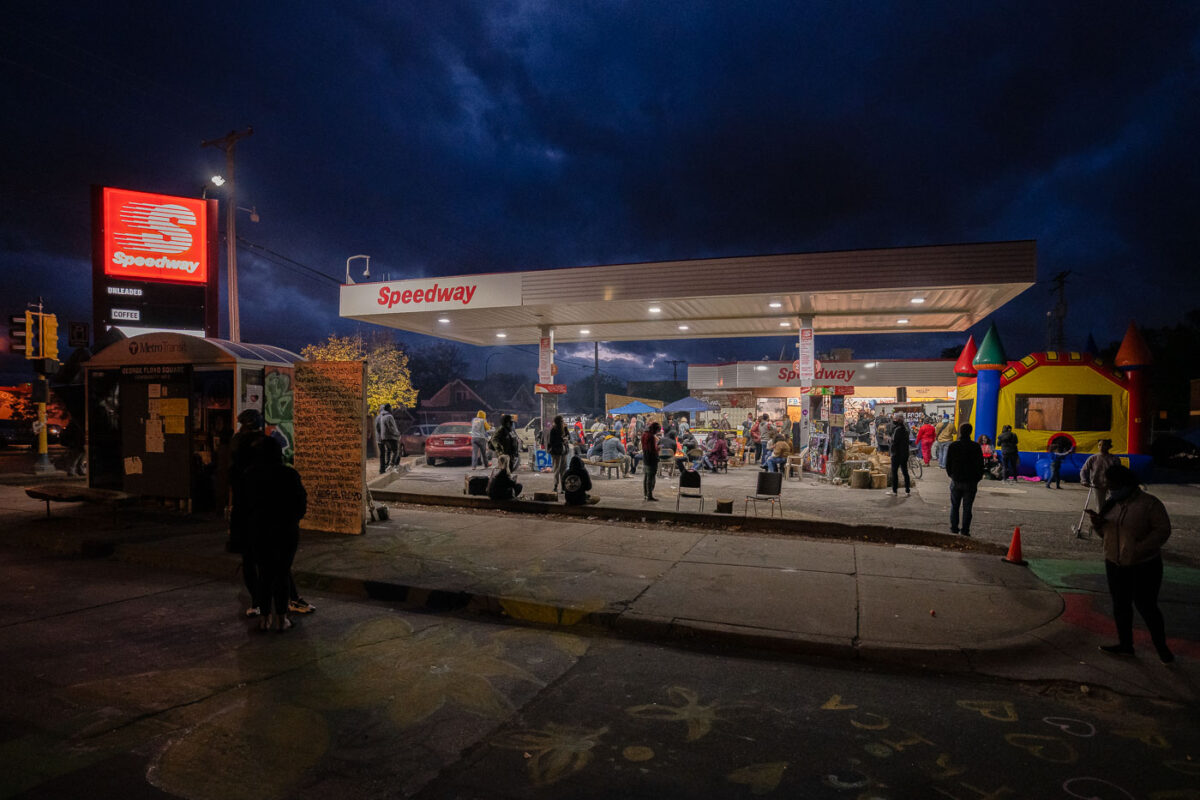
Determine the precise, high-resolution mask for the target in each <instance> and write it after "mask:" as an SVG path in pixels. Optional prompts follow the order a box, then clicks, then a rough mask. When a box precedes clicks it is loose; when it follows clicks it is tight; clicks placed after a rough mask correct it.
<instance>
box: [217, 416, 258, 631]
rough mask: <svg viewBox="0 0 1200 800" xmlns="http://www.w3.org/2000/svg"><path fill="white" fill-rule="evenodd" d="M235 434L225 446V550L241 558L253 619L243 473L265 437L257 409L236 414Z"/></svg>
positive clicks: (254, 583)
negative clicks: (226, 447)
mask: <svg viewBox="0 0 1200 800" xmlns="http://www.w3.org/2000/svg"><path fill="white" fill-rule="evenodd" d="M237 421H238V424H239V425H240V427H239V428H238V431H237V433H235V434H234V435H233V439H231V440H230V443H229V453H230V455H229V461H230V465H229V489H230V503H229V543H228V544H227V545H226V549H227V550H228V551H229V552H231V553H240V554H241V556H242V581H243V582H244V583H245V585H246V591H247V592H248V593H249V594H250V607H249V608H247V609H246V616H247V617H257V616H258V615H259V613H260V612H261V607H260V606H259V605H258V600H259V585H260V583H261V580H260V578H259V570H258V563H257V562H256V561H255V560H254V553H253V552H251V549H250V534H251V532H252V531H253V529H254V526H253V523H252V522H251V520H250V507H251V503H252V495H251V492H250V489H249V488H248V487H247V485H246V473H247V472H249V471H250V468H251V467H252V466H254V464H255V463H256V461H257V452H256V449H257V446H258V445H259V444H261V443H262V442H263V440H265V439H266V438H267V435H266V434H265V433H263V429H262V428H263V424H262V423H263V418H262V414H260V413H258V410H257V409H253V408H247V409H246V410H245V411H243V412H242V413H240V414H238V418H237Z"/></svg>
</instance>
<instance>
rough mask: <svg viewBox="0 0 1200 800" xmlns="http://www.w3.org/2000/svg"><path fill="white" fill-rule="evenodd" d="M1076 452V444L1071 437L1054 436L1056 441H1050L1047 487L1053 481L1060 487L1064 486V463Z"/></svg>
mask: <svg viewBox="0 0 1200 800" xmlns="http://www.w3.org/2000/svg"><path fill="white" fill-rule="evenodd" d="M1074 452H1075V445H1073V444H1071V440H1070V439H1068V438H1067V437H1065V436H1056V437H1054V441H1053V442H1051V443H1050V479H1049V480H1047V481H1046V488H1047V489H1049V488H1050V484H1052V483H1053V484H1055V485H1056V486H1057V487H1058V488H1059V489H1061V488H1062V463H1063V461H1064V460H1065V459H1066V457H1067V456H1069V455H1071V453H1074Z"/></svg>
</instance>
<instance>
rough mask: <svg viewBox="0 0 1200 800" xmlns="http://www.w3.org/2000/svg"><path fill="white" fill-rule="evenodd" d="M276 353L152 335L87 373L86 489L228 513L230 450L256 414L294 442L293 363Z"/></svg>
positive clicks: (111, 351) (96, 359)
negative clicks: (242, 424)
mask: <svg viewBox="0 0 1200 800" xmlns="http://www.w3.org/2000/svg"><path fill="white" fill-rule="evenodd" d="M301 360H302V359H301V358H300V356H298V355H296V354H295V353H292V352H290V351H287V350H283V349H281V348H278V347H272V346H270V345H261V344H246V343H243V342H230V341H226V340H224V339H203V338H199V337H196V336H189V335H186V334H181V333H147V334H141V335H139V336H133V337H131V338H128V339H122V340H120V341H118V342H116V343H114V344H112V345H109V346H108V347H106V348H105V349H104V350H101V351H100V352H99V353H97V354H96V355H95V356H93V357H92V359H91V360H90V361H89V362H88V363H87V364H86V365H85V367H84V369H85V387H86V388H85V401H86V407H87V455H88V481H89V485H90V486H92V487H94V488H103V489H118V490H122V491H125V492H128V493H129V494H133V495H137V496H141V497H154V498H162V499H165V500H169V501H174V502H178V503H179V504H180V505H182V506H184V507H187V508H189V509H192V508H195V509H197V510H199V509H204V508H212V507H216V508H221V507H223V506H224V505H225V501H226V497H227V494H228V491H227V489H228V468H229V442H230V439H231V438H232V435H233V432H234V430H235V425H236V419H237V416H238V414H240V413H241V412H242V411H244V410H246V409H249V408H253V409H256V410H258V411H260V412H262V413H263V415H264V417H265V418H266V421H267V424H268V428H269V429H277V430H278V431H279V432H280V434H282V435H283V436H284V437H285V438H286V440H287V441H288V443H289V446H288V448H287V450H286V451H285V455H286V454H287V451H290V443H291V442H292V387H293V381H292V375H293V364H295V362H297V361H301Z"/></svg>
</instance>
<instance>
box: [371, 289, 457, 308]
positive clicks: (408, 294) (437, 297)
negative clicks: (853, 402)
mask: <svg viewBox="0 0 1200 800" xmlns="http://www.w3.org/2000/svg"><path fill="white" fill-rule="evenodd" d="M476 288H477V284H474V283H472V284H469V285H467V286H438V285H437V284H436V283H435V284H434V285H433V286H431V287H429V288H428V289H405V290H404V291H400V290H399V289H389V288H388V287H386V286H384V287H383V288H381V289H380V290H379V299H378V300H376V301H375V302H376V303H378V304H379V305H381V306H387V307H388V308H391V307H392V306H394V305H402V306H407V305H415V304H417V303H462V304H463V305H464V306H465V305H470V303H471V298H472V297H474V296H475V289H476Z"/></svg>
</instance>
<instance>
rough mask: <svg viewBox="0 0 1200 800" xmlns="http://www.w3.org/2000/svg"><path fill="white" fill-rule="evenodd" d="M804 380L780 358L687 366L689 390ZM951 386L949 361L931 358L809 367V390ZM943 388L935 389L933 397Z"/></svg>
mask: <svg viewBox="0 0 1200 800" xmlns="http://www.w3.org/2000/svg"><path fill="white" fill-rule="evenodd" d="M803 382H804V381H803V378H802V377H801V374H800V370H799V368H798V365H797V364H795V363H794V362H785V361H738V362H731V363H725V364H690V365H688V388H689V389H715V390H718V391H720V390H725V391H732V390H738V389H769V388H780V389H788V390H793V391H796V392H803V390H804V388H805V387H804V386H803ZM896 386H906V387H908V386H919V387H947V386H948V387H953V386H954V369H953V362H951V361H949V360H945V359H935V360H922V359H914V360H880V361H836V362H829V361H826V362H823V363H822V362H816V363H815V364H814V369H813V379H812V387H813V389H814V390H825V389H829V390H831V391H830V392H820V391H818V392H814V393H817V394H820V393H835V394H853V393H855V390H854V389H853V388H852V387H858V390H857V393H858V394H861V393H862V390H863V388H867V387H874V388H879V387H896ZM943 393H944V390H942V391H938V392H937V394H938V396H941V394H943Z"/></svg>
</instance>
